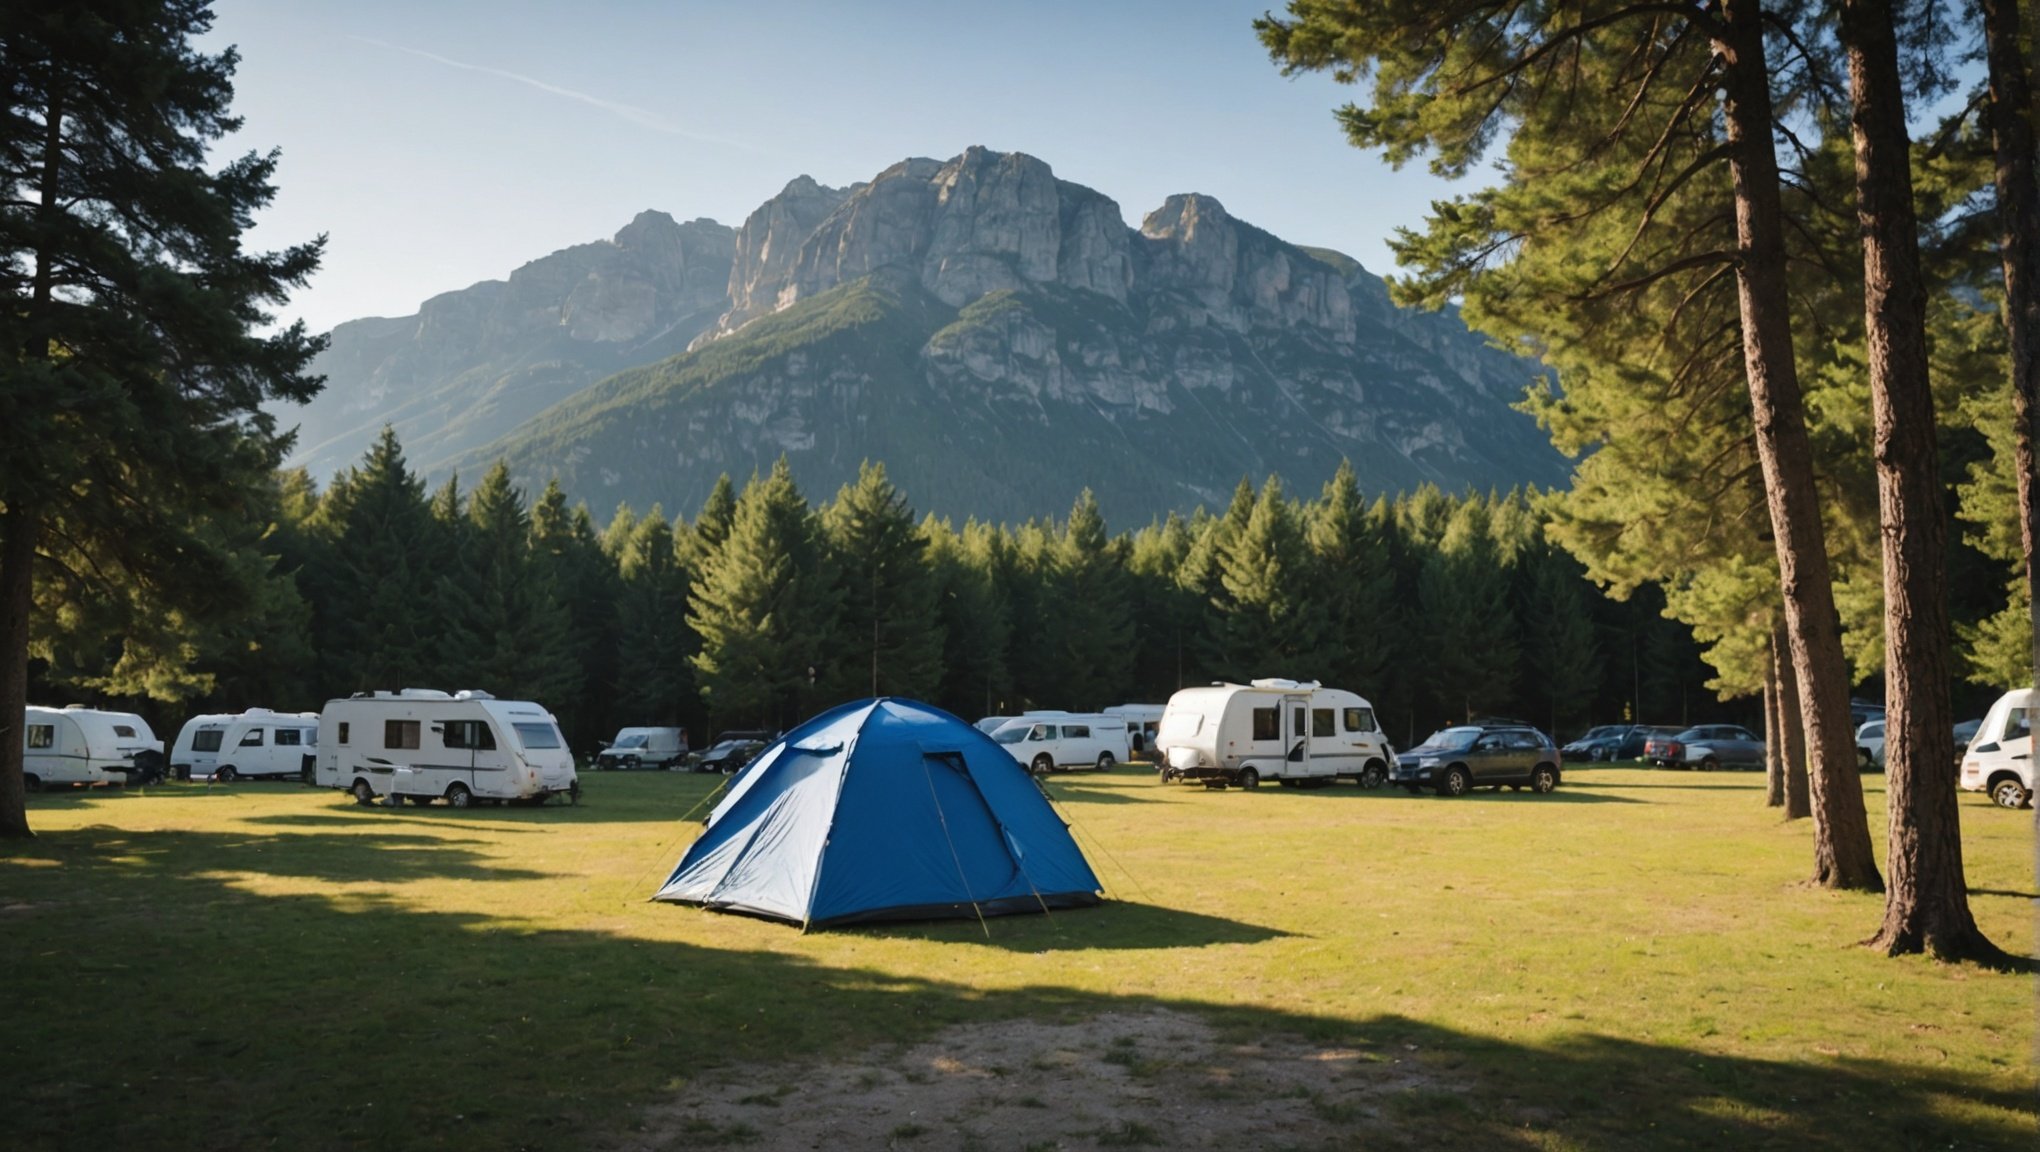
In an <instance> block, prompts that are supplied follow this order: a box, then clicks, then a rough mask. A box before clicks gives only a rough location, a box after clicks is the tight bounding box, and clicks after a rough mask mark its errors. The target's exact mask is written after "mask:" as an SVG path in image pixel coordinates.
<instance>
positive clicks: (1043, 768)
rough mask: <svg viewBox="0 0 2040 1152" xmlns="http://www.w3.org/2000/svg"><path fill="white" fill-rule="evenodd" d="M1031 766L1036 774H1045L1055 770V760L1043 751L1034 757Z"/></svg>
mask: <svg viewBox="0 0 2040 1152" xmlns="http://www.w3.org/2000/svg"><path fill="white" fill-rule="evenodd" d="M1032 768H1033V769H1034V774H1035V775H1036V776H1046V775H1048V774H1049V773H1050V772H1053V771H1055V761H1054V760H1053V759H1051V758H1050V757H1049V755H1048V753H1046V752H1043V753H1042V754H1041V755H1039V756H1036V757H1035V758H1034V763H1033V765H1032Z"/></svg>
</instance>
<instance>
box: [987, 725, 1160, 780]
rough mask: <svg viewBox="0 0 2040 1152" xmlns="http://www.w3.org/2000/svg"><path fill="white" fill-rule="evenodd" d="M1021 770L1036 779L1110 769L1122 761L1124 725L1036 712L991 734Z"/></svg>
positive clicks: (1124, 757)
mask: <svg viewBox="0 0 2040 1152" xmlns="http://www.w3.org/2000/svg"><path fill="white" fill-rule="evenodd" d="M992 740H993V741H994V742H995V743H997V744H998V745H999V747H1001V748H1004V749H1005V750H1006V751H1007V753H1008V754H1010V755H1011V756H1012V757H1013V759H1015V760H1018V761H1019V762H1020V764H1021V766H1022V767H1024V768H1026V769H1027V770H1028V771H1030V772H1032V773H1034V774H1035V775H1036V776H1046V775H1048V774H1049V773H1050V772H1053V771H1055V770H1056V769H1058V768H1099V769H1105V768H1110V767H1112V766H1113V765H1114V764H1117V763H1119V762H1120V761H1122V760H1124V759H1126V753H1127V747H1126V721H1124V720H1122V719H1120V718H1119V717H1117V716H1107V715H1105V714H1103V713H1096V714H1079V713H1075V712H1055V713H1049V712H1039V713H1035V714H1034V715H1033V716H1022V717H1020V718H1019V719H1017V720H1012V721H1009V722H1007V724H1006V725H1005V727H1003V728H1000V729H999V730H998V731H997V732H994V733H992Z"/></svg>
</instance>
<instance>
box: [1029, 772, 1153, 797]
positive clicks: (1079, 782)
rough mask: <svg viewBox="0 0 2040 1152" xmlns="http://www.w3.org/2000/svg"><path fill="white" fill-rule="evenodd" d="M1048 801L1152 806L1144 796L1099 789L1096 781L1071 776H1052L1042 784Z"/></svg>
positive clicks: (1116, 790) (1118, 789)
mask: <svg viewBox="0 0 2040 1152" xmlns="http://www.w3.org/2000/svg"><path fill="white" fill-rule="evenodd" d="M1041 783H1042V787H1043V789H1044V790H1045V791H1046V792H1047V793H1048V795H1049V799H1051V800H1054V801H1055V802H1056V803H1058V804H1152V803H1154V801H1152V800H1150V799H1148V798H1147V797H1145V796H1137V795H1134V794H1133V793H1131V792H1128V791H1126V790H1125V789H1124V788H1123V787H1119V788H1100V787H1099V786H1098V783H1099V782H1097V781H1091V780H1085V779H1083V778H1081V777H1073V776H1052V777H1050V778H1048V779H1046V780H1043V781H1042V782H1041Z"/></svg>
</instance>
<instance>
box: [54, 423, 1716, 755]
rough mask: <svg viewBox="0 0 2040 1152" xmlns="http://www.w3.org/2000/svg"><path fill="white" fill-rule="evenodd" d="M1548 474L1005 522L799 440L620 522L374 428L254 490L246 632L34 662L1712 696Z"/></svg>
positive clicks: (996, 690) (1605, 711) (1067, 701)
mask: <svg viewBox="0 0 2040 1152" xmlns="http://www.w3.org/2000/svg"><path fill="white" fill-rule="evenodd" d="M1537 499H1538V498H1537V497H1536V496H1535V495H1534V494H1530V493H1522V492H1512V493H1509V494H1507V495H1486V496H1480V495H1468V496H1463V497H1452V496H1448V495H1445V494H1443V493H1441V492H1440V491H1438V490H1437V489H1436V488H1429V487H1427V488H1424V489H1422V490H1420V491H1417V492H1414V493H1409V494H1406V495H1403V496H1399V497H1396V498H1393V499H1391V498H1388V497H1376V498H1374V499H1373V500H1371V501H1369V500H1367V499H1366V498H1364V497H1363V495H1362V493H1361V492H1360V491H1359V489H1358V487H1357V485H1356V483H1355V481H1354V478H1353V475H1352V472H1351V471H1350V470H1341V472H1340V473H1339V475H1338V476H1337V477H1336V478H1335V479H1334V480H1332V481H1331V482H1330V483H1328V484H1327V485H1326V486H1325V487H1324V489H1323V491H1321V492H1319V493H1317V494H1316V495H1315V496H1314V497H1312V498H1310V499H1300V498H1298V497H1296V496H1293V495H1291V494H1290V493H1288V492H1286V491H1285V490H1284V488H1283V486H1282V483H1281V481H1280V480H1279V479H1277V478H1269V479H1268V480H1267V481H1266V482H1265V483H1264V484H1263V485H1262V486H1261V487H1260V488H1259V489H1258V490H1256V489H1255V488H1254V487H1253V486H1252V485H1251V484H1250V483H1249V482H1248V481H1247V480H1245V479H1242V480H1241V482H1240V486H1239V489H1238V491H1237V492H1236V493H1235V494H1234V497H1233V500H1232V502H1231V504H1230V506H1229V507H1227V508H1226V509H1224V510H1223V511H1222V512H1221V513H1220V514H1218V515H1212V514H1209V513H1207V512H1206V511H1204V510H1202V509H1199V510H1198V511H1197V512H1196V513H1195V514H1193V515H1191V516H1189V517H1187V518H1185V517H1180V516H1171V517H1169V518H1168V519H1167V520H1164V521H1161V522H1158V523H1153V524H1150V525H1148V526H1147V527H1145V528H1142V529H1140V530H1139V531H1136V532H1131V533H1120V534H1117V535H1114V534H1111V533H1109V532H1108V531H1107V529H1106V526H1105V521H1104V519H1103V517H1102V515H1101V512H1100V509H1099V507H1098V504H1097V502H1096V500H1095V499H1093V498H1092V496H1091V495H1090V493H1089V492H1086V493H1084V494H1083V495H1082V496H1081V497H1080V498H1079V499H1078V500H1077V501H1076V503H1075V505H1074V506H1073V507H1072V508H1071V509H1070V510H1069V512H1068V514H1067V515H1066V516H1063V517H1060V518H1056V517H1044V518H1042V519H1038V520H1030V521H1028V522H1026V523H1024V524H1021V525H1019V526H1018V527H1007V526H1004V525H993V524H986V523H981V522H978V521H974V520H973V521H968V522H966V523H964V524H963V525H961V526H957V525H954V524H952V523H951V522H949V521H946V520H940V519H936V518H934V517H926V518H921V517H917V515H916V513H915V512H914V510H913V508H912V506H911V504H910V503H909V501H908V498H907V495H906V494H905V493H902V492H901V491H899V490H898V489H897V488H895V487H894V486H893V485H892V484H891V482H890V481H888V479H887V478H886V473H885V469H884V467H883V466H882V465H877V464H871V465H867V466H866V467H865V468H864V469H863V470H862V473H861V475H860V478H859V480H858V482H857V483H855V484H853V485H846V486H845V487H844V488H842V490H840V491H839V492H837V493H836V494H835V495H834V497H833V499H831V500H830V501H828V502H827V503H825V504H822V505H821V506H819V507H815V506H811V505H810V503H809V500H808V498H807V497H806V496H805V495H804V494H803V493H802V492H801V491H800V490H799V488H798V487H797V486H796V485H795V483H794V480H793V477H792V474H791V472H790V470H789V468H788V467H787V465H786V463H785V461H783V460H782V461H781V462H780V463H779V464H778V465H776V466H775V467H774V468H773V469H772V471H771V472H770V473H768V474H766V475H763V476H753V477H752V478H751V479H750V480H749V482H748V483H746V484H745V485H744V487H743V489H742V490H741V491H738V490H737V489H736V487H735V486H734V485H733V484H731V483H730V482H729V481H728V479H727V478H725V479H724V480H723V481H722V482H721V483H719V484H718V485H717V487H716V488H715V490H714V491H713V492H712V493H711V494H710V496H709V498H708V499H707V500H706V502H704V504H703V505H702V507H701V508H699V509H698V510H696V511H695V513H694V515H693V516H692V518H688V517H684V516H674V517H669V516H668V515H667V513H666V512H665V510H664V509H662V508H659V507H653V508H651V509H649V510H647V511H645V512H644V513H643V514H639V513H637V512H634V511H633V510H631V509H629V508H622V509H619V510H618V511H617V512H616V513H615V515H614V516H613V517H612V518H610V519H609V520H608V521H607V523H606V524H603V523H598V522H597V521H596V520H595V518H594V517H593V516H592V515H591V514H590V512H589V510H588V509H587V507H586V506H585V505H581V506H573V507H570V506H569V505H568V503H567V499H566V496H565V495H564V493H563V492H562V491H561V490H560V488H559V487H558V485H557V484H554V485H550V486H548V487H547V488H546V489H545V491H544V492H542V493H540V494H539V495H538V497H537V498H536V500H527V497H526V494H525V493H523V492H521V491H519V490H518V489H517V488H516V487H514V486H513V485H512V484H511V482H510V479H509V475H508V473H507V471H506V470H505V469H504V468H502V467H501V466H498V467H497V468H495V469H492V470H491V471H490V472H489V473H488V474H487V475H486V476H484V477H483V478H482V479H481V481H480V482H479V483H478V484H476V485H475V486H474V487H473V489H472V490H467V489H464V488H463V487H462V486H461V483H460V481H459V480H458V478H456V479H452V480H449V481H447V482H446V483H445V484H444V485H442V486H440V487H439V488H437V489H436V490H433V491H428V490H427V487H426V484H425V483H424V481H423V480H422V479H421V478H420V477H419V476H418V475H416V474H414V473H413V472H411V471H410V469H409V468H408V466H407V465H406V463H405V459H404V456H403V451H402V447H401V446H400V444H399V443H398V441H397V438H396V436H395V434H394V433H391V432H388V431H386V432H385V433H384V435H383V436H382V438H381V440H380V442H379V443H377V444H376V446H375V447H374V448H373V449H371V451H370V452H369V453H368V454H367V456H366V457H365V458H364V459H363V461H362V462H361V463H360V464H359V465H358V466H356V467H354V468H351V469H349V470H347V471H346V472H345V473H343V474H341V475H339V476H337V477H335V478H334V480H333V481H332V483H331V484H330V486H328V487H327V489H326V490H325V491H323V492H321V491H318V490H317V489H316V488H315V486H314V485H313V484H312V482H311V481H310V479H309V478H308V477H307V476H305V474H304V473H302V472H287V473H282V474H280V475H279V476H278V479H277V483H276V485H275V487H274V491H273V493H272V501H271V506H270V507H268V508H266V509H260V510H256V511H257V512H258V514H260V515H262V516H264V517H266V520H267V523H266V524H263V525H260V526H258V527H256V528H255V535H256V536H257V537H258V539H259V544H257V545H255V547H257V549H258V550H259V551H260V552H261V553H262V554H264V555H265V556H267V557H268V558H269V564H270V571H269V572H268V574H267V577H266V579H265V580H264V581H263V582H262V584H261V587H262V588H263V589H264V591H263V593H262V594H261V595H259V596H258V597H256V599H255V600H254V601H253V602H252V603H251V605H250V612H249V613H248V614H247V617H246V618H244V619H242V620H241V621H240V622H239V623H238V624H237V626H236V627H235V628H234V629H233V630H231V631H230V632H226V633H219V634H204V633H200V632H193V633H191V634H189V635H187V636H186V637H185V638H184V642H182V643H179V644H173V645H170V646H169V648H170V652H169V656H170V657H172V659H171V661H170V662H172V663H176V662H177V658H181V660H182V663H181V667H182V669H183V672H182V675H181V677H180V678H179V679H177V680H176V681H175V685H174V686H175V688H176V689H177V690H173V691H168V692H166V691H165V687H166V684H165V681H164V679H163V678H162V677H161V676H151V677H148V678H146V682H139V681H133V680H132V678H131V677H124V676H123V675H122V674H121V672H120V669H121V668H122V667H124V666H125V667H126V668H128V669H129V670H130V671H131V672H132V671H133V670H136V669H142V668H148V667H151V666H153V665H154V664H156V663H159V662H161V661H159V660H151V659H147V658H143V655H144V654H143V653H142V652H141V643H140V640H139V639H138V638H137V637H134V636H131V635H128V636H119V637H115V638H113V639H112V640H110V641H109V640H102V641H101V642H100V643H99V644H98V646H97V647H96V648H94V647H93V646H92V645H90V644H87V645H85V647H84V648H83V649H82V650H80V649H79V648H78V645H76V644H74V645H72V646H71V647H72V650H71V652H70V657H69V658H68V659H60V660H57V661H55V662H47V663H44V664H43V665H42V666H41V669H40V670H41V672H42V673H43V674H44V675H45V676H46V677H51V676H56V677H61V678H63V679H65V680H66V682H67V683H68V684H69V685H70V686H73V687H84V688H88V689H94V688H96V689H98V690H100V691H102V692H104V693H112V694H125V693H123V691H122V690H123V689H124V688H125V689H126V692H128V693H134V694H137V695H139V694H141V693H142V691H143V690H144V689H146V690H148V691H149V692H151V693H153V694H154V695H155V696H157V697H159V698H160V697H163V696H165V695H182V696H184V697H186V699H184V700H183V701H180V702H179V705H178V706H177V707H176V708H174V709H172V710H170V712H169V714H167V715H165V716H164V718H165V720H166V721H167V720H174V719H181V717H182V715H184V714H186V713H190V712H196V711H201V710H208V709H213V708H219V709H226V710H234V709H239V708H242V707H246V706H250V705H263V706H269V707H278V708H290V709H315V708H317V707H318V706H319V705H320V704H321V703H322V702H323V701H324V700H326V699H328V698H330V697H332V696H336V695H345V694H347V693H350V692H353V691H358V690H363V689H370V688H396V687H404V686H430V687H442V688H447V689H455V688H466V687H473V688H483V689H486V690H488V691H491V692H494V693H496V694H498V695H502V696H516V697H529V698H533V699H537V700H541V701H544V702H546V703H547V704H548V705H549V706H551V707H552V708H553V709H554V710H555V711H556V712H557V713H558V714H559V715H560V718H561V721H562V724H563V725H564V726H565V728H566V730H567V732H568V734H569V737H570V739H572V741H573V742H574V744H575V745H576V746H577V747H579V748H583V749H586V748H588V747H590V746H591V745H592V744H593V742H594V741H595V740H596V739H598V738H599V737H602V736H604V735H607V734H608V733H610V732H613V731H614V730H615V729H616V728H617V727H618V726H620V725H623V724H651V723H679V724H684V725H685V726H687V727H688V729H689V730H690V732H692V733H693V734H694V735H695V737H696V739H697V740H699V739H702V738H705V737H706V736H707V735H709V734H711V733H712V732H713V731H716V730H720V729H722V728H725V727H737V726H746V727H748V726H753V725H765V726H771V727H784V726H787V725H790V724H792V723H793V722H795V721H796V720H798V719H799V718H800V717H802V716H804V715H807V714H810V713H812V712H814V711H816V710H818V709H819V708H821V707H824V706H826V705H828V704H831V703H834V702H837V701H840V700H844V699H849V698H854V697H858V696H863V695H868V694H871V693H874V692H876V693H881V694H897V695H905V696H912V697H917V698H921V699H926V700H930V701H933V702H935V703H937V704H940V705H941V706H943V707H945V708H948V709H950V710H952V711H954V712H957V713H959V714H961V715H964V716H967V717H973V718H974V717H976V716H979V715H985V714H996V713H1008V712H1017V711H1019V710H1022V709H1026V708H1072V709H1087V708H1096V707H1101V706H1104V705H1108V704H1115V703H1122V702H1126V701H1129V700H1152V701H1162V700H1166V699H1167V698H1168V696H1169V694H1170V693H1171V692H1173V691H1175V690H1176V689H1177V688H1179V687H1182V686H1184V685H1189V684H1198V683H1204V682H1208V681H1210V680H1213V679H1220V678H1229V679H1247V678H1252V677H1259V676H1290V677H1296V678H1299V679H1317V680H1322V681H1324V682H1325V683H1328V684H1336V685H1340V686H1346V687H1351V688H1353V689H1355V690H1357V691H1359V692H1361V693H1362V694H1364V695H1367V696H1369V697H1370V698H1372V699H1373V700H1374V702H1375V703H1376V705H1377V706H1378V707H1379V709H1380V711H1381V713H1382V715H1383V716H1384V718H1385V720H1386V722H1387V723H1388V724H1389V726H1390V729H1391V731H1392V732H1393V733H1394V734H1395V735H1396V737H1397V738H1398V739H1401V740H1405V741H1407V740H1409V739H1410V738H1411V737H1412V736H1421V735H1422V734H1423V733H1424V732H1425V731H1428V730H1429V729H1430V728H1431V727H1432V726H1435V725H1437V724H1440V723H1444V722H1449V721H1452V720H1457V719H1462V718H1464V717H1466V716H1468V715H1470V714H1476V713H1502V714H1514V715H1521V716H1524V717H1526V718H1529V719H1532V720H1534V721H1536V722H1538V723H1540V724H1543V725H1547V726H1550V727H1552V728H1555V729H1558V730H1561V731H1569V730H1571V729H1573V728H1576V727H1579V726H1581V725H1584V724H1585V723H1587V722H1589V721H1602V720H1617V719H1621V718H1623V717H1624V716H1627V715H1639V714H1640V715H1641V716H1642V717H1643V718H1645V719H1649V720H1655V721H1661V722H1667V723H1677V722H1682V721H1685V720H1689V719H1699V718H1702V717H1707V716H1714V715H1717V714H1719V708H1720V706H1719V705H1717V704H1714V703H1713V699H1712V694H1711V693H1709V692H1708V691H1707V690H1706V688H1705V684H1704V682H1705V679H1706V669H1705V668H1704V666H1703V665H1702V664H1701V663H1700V662H1699V660H1698V647H1697V645H1696V644H1695V643H1694V641H1693V639H1692V636H1691V634H1690V632H1689V631H1688V630H1687V629H1686V628H1685V627H1684V626H1682V625H1679V624H1676V623H1674V622H1672V621H1669V620H1667V619H1665V618H1664V617H1663V616H1662V615H1661V610H1662V607H1663V602H1662V600H1660V599H1655V598H1654V597H1653V595H1652V593H1651V592H1650V591H1649V590H1646V591H1644V592H1643V593H1642V594H1640V595H1638V596H1635V597H1633V598H1632V599H1631V600H1630V601H1629V602H1616V601H1613V600H1610V599H1608V598H1607V597H1605V596H1603V595H1602V594H1601V593H1600V591H1599V590H1597V589H1596V587H1595V586H1594V585H1593V584H1592V583H1591V582H1589V581H1588V580H1587V579H1586V578H1585V576H1584V574H1583V572H1582V570H1581V568H1580V566H1579V565H1578V564H1577V562H1576V561H1574V560H1573V559H1572V558H1571V557H1570V556H1569V555H1567V554H1566V553H1565V552H1564V551H1562V550H1560V549H1558V548H1556V547H1555V546H1554V545H1552V544H1551V543H1549V542H1547V541H1546V540H1545V538H1544V534H1543V531H1542V529H1541V527H1540V523H1541V521H1540V516H1539V513H1538V510H1537ZM249 530H251V526H243V527H242V531H244V532H246V531H249ZM76 639H79V640H83V639H86V638H84V637H79V638H76ZM46 652H47V653H48V654H49V655H51V656H55V655H56V654H57V650H56V647H50V648H47V649H46ZM136 706H137V707H140V708H143V709H145V710H147V709H150V708H151V707H152V705H151V704H150V703H149V702H138V703H137V704H136Z"/></svg>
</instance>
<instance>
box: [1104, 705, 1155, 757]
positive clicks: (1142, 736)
mask: <svg viewBox="0 0 2040 1152" xmlns="http://www.w3.org/2000/svg"><path fill="white" fill-rule="evenodd" d="M1168 710H1169V709H1168V706H1167V705H1165V704H1114V705H1113V706H1112V707H1110V708H1107V709H1105V715H1107V716H1117V717H1119V718H1120V719H1122V720H1124V721H1126V748H1127V752H1128V753H1129V755H1130V757H1131V758H1132V759H1135V760H1138V759H1141V758H1143V757H1146V758H1149V759H1153V758H1154V755H1155V737H1156V736H1157V735H1158V734H1160V732H1161V728H1162V713H1164V712H1167V711H1168Z"/></svg>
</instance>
